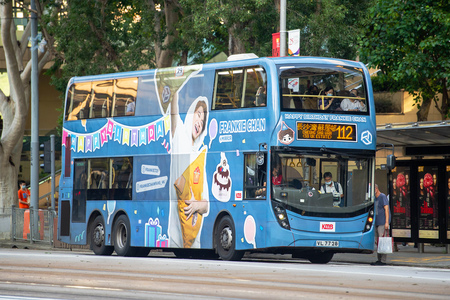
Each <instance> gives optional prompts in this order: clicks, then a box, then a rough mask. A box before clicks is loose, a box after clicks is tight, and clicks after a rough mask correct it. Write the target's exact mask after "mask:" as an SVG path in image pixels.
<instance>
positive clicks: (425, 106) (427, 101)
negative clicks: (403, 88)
mask: <svg viewBox="0 0 450 300" xmlns="http://www.w3.org/2000/svg"><path fill="white" fill-rule="evenodd" d="M432 101H433V99H432V98H423V99H422V104H421V105H420V108H419V110H418V111H417V122H422V121H427V120H428V113H429V112H430V107H431V102H432Z"/></svg>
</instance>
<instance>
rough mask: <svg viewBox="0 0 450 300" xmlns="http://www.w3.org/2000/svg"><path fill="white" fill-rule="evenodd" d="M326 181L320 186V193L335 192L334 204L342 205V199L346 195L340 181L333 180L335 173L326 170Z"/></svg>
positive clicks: (324, 177) (324, 175)
mask: <svg viewBox="0 0 450 300" xmlns="http://www.w3.org/2000/svg"><path fill="white" fill-rule="evenodd" d="M323 179H324V180H325V183H324V184H323V185H322V186H321V187H320V193H322V194H333V202H334V203H333V205H334V206H340V205H341V204H342V202H341V199H342V198H343V197H344V191H343V190H342V186H341V184H340V183H339V182H336V181H333V175H332V174H331V172H325V173H324V174H323Z"/></svg>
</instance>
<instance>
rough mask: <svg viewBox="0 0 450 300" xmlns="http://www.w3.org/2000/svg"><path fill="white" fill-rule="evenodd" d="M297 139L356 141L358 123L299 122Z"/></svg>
mask: <svg viewBox="0 0 450 300" xmlns="http://www.w3.org/2000/svg"><path fill="white" fill-rule="evenodd" d="M297 139H298V140H330V141H348V142H356V125H355V124H344V123H339V124H336V123H312V122H297Z"/></svg>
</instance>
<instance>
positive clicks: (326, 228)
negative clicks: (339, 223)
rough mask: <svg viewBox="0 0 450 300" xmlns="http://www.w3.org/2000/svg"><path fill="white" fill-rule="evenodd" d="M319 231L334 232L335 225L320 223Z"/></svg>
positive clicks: (332, 223)
mask: <svg viewBox="0 0 450 300" xmlns="http://www.w3.org/2000/svg"><path fill="white" fill-rule="evenodd" d="M320 231H329V232H334V231H335V223H334V222H320Z"/></svg>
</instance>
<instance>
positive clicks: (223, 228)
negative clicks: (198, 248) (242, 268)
mask: <svg viewBox="0 0 450 300" xmlns="http://www.w3.org/2000/svg"><path fill="white" fill-rule="evenodd" d="M214 236H215V247H216V251H217V254H218V255H219V256H220V258H222V259H223V260H240V259H241V258H242V256H244V251H239V250H236V231H235V228H234V223H233V220H232V219H231V218H230V216H224V217H223V218H222V219H220V221H219V223H218V225H217V227H216V230H215V233H214Z"/></svg>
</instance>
